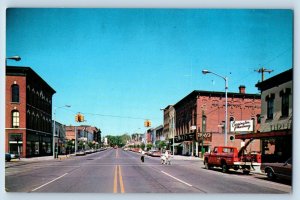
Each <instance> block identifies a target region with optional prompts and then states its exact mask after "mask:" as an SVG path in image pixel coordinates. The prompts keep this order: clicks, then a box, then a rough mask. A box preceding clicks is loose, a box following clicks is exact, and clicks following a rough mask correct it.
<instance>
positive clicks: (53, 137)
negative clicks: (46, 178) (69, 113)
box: [52, 105, 71, 158]
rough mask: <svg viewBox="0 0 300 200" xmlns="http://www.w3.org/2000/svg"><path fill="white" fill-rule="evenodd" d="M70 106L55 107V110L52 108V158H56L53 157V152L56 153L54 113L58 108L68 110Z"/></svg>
mask: <svg viewBox="0 0 300 200" xmlns="http://www.w3.org/2000/svg"><path fill="white" fill-rule="evenodd" d="M70 107H71V106H70V105H64V106H60V107H56V108H54V110H53V136H52V139H53V141H52V143H53V144H52V146H53V150H52V151H53V158H56V156H55V152H56V150H55V146H56V145H55V111H56V110H57V109H59V108H70Z"/></svg>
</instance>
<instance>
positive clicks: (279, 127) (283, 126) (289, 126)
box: [270, 123, 292, 131]
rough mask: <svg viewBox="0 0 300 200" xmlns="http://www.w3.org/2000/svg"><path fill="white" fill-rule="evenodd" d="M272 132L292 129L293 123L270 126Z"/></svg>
mask: <svg viewBox="0 0 300 200" xmlns="http://www.w3.org/2000/svg"><path fill="white" fill-rule="evenodd" d="M270 128H271V131H279V130H287V129H292V123H286V124H273V125H270Z"/></svg>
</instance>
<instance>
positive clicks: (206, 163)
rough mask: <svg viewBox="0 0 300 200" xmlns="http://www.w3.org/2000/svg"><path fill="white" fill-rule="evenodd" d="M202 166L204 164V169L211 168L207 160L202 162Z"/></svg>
mask: <svg viewBox="0 0 300 200" xmlns="http://www.w3.org/2000/svg"><path fill="white" fill-rule="evenodd" d="M204 166H205V169H210V168H211V167H210V165H209V164H208V162H207V161H205V162H204Z"/></svg>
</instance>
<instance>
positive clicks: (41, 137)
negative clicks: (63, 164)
mask: <svg viewBox="0 0 300 200" xmlns="http://www.w3.org/2000/svg"><path fill="white" fill-rule="evenodd" d="M51 150H52V137H51V136H50V135H49V136H47V135H45V134H39V133H33V132H30V133H28V134H27V140H26V157H35V156H47V155H52V151H51Z"/></svg>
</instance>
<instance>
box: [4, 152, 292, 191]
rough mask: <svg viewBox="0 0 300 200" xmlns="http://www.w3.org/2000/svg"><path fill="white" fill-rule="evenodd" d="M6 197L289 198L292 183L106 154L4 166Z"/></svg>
mask: <svg viewBox="0 0 300 200" xmlns="http://www.w3.org/2000/svg"><path fill="white" fill-rule="evenodd" d="M5 189H6V191H7V192H39V193H40V192H55V193H237V194H240V193H261V194H262V193H265V194H283V193H291V191H292V187H291V184H290V183H282V182H274V181H269V180H267V178H266V177H265V176H263V175H260V174H250V175H244V174H242V173H239V172H230V173H228V174H227V173H226V174H225V173H222V172H221V171H220V170H218V169H215V170H206V169H204V166H203V162H202V161H201V160H199V159H198V160H175V159H173V160H172V161H171V165H161V164H160V158H157V157H148V156H146V158H145V162H144V163H142V162H141V160H140V154H138V153H134V152H130V151H123V150H122V149H120V148H119V149H108V150H106V151H102V152H97V153H93V154H88V155H85V156H74V157H70V158H67V159H63V160H54V159H52V160H40V161H35V162H19V163H18V164H15V165H7V166H6V169H5Z"/></svg>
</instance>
